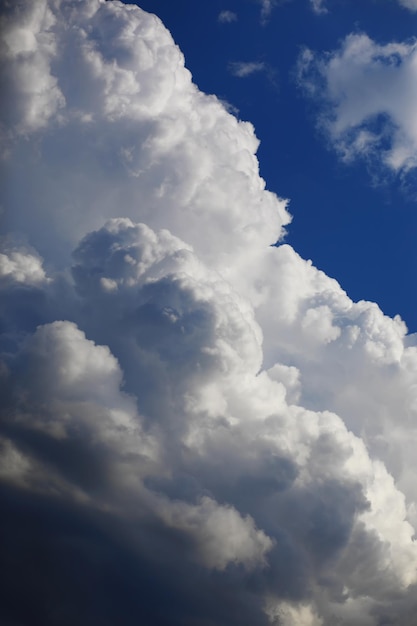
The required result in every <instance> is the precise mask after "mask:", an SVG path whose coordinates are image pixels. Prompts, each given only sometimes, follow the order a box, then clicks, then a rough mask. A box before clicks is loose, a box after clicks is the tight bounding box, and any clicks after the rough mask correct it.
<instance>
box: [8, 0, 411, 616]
mask: <svg viewBox="0 0 417 626" xmlns="http://www.w3.org/2000/svg"><path fill="white" fill-rule="evenodd" d="M72 9H73V7H72V5H71V4H69V3H67V2H62V3H61V2H57V1H56V0H54V1H53V2H52V1H51V2H47V1H46V0H45V1H44V2H39V3H37V4H36V5H34V4H33V3H31V2H27V3H22V4H21V5H19V6H15V7H12V8H11V9H10V11H9V13H8V16H7V17H6V19H7V20H8V22H7V30H6V31H5V32H7V40H6V46H5V47H4V48H3V54H4V57H5V58H4V59H3V61H4V62H3V63H2V70H3V76H2V81H3V85H7V87H8V99H7V100H4V101H3V102H2V110H1V115H2V117H1V120H2V136H3V138H4V140H5V142H4V145H5V148H6V149H5V153H4V167H5V169H6V171H7V173H8V176H9V184H8V187H7V189H6V190H5V191H3V194H4V195H3V197H2V199H1V201H2V205H3V206H4V207H5V209H6V211H7V223H8V226H9V230H10V234H9V235H10V236H9V241H8V247H7V248H5V249H4V251H3V253H2V255H1V256H0V289H1V291H2V298H1V299H0V321H1V329H2V334H1V336H0V348H1V353H2V361H1V368H0V385H1V391H2V394H1V398H2V400H1V401H2V405H1V406H2V420H1V422H0V445H1V449H2V456H1V462H0V477H1V481H2V485H3V491H2V495H3V496H4V501H5V502H7V505H8V506H7V510H6V512H5V515H4V517H3V522H4V528H5V530H4V533H3V536H4V537H5V540H6V547H7V550H6V551H5V554H4V555H3V560H4V562H5V563H6V569H7V572H8V577H7V581H6V583H5V585H6V586H5V589H4V590H5V595H6V597H7V598H9V600H8V604H7V605H6V606H5V607H4V608H3V609H2V610H3V611H4V615H3V616H2V619H3V617H4V620H3V621H5V620H6V619H7V621H8V622H12V623H13V622H14V623H29V622H30V623H33V620H34V619H36V618H37V616H40V617H39V618H38V622H39V620H40V619H41V620H42V624H43V625H44V626H49V625H51V626H52V624H54V623H57V622H59V623H68V619H70V620H71V623H77V624H79V625H80V626H84V625H87V624H88V625H89V624H91V623H93V622H100V623H101V624H103V626H111V625H112V624H114V623H115V621H120V622H121V621H122V622H123V623H124V624H126V625H127V626H130V625H131V624H132V626H133V624H137V623H152V624H155V625H158V626H160V625H161V626H162V625H164V626H165V625H167V624H169V625H170V626H180V624H184V623H190V624H193V623H194V624H198V623H202V622H203V620H204V621H205V622H207V623H212V624H216V626H223V625H224V626H226V625H227V626H231V625H232V624H235V623H236V624H239V626H249V625H250V626H253V624H257V625H259V626H263V625H266V624H268V623H271V622H272V623H273V620H274V619H275V620H276V619H278V618H279V619H280V623H281V624H283V626H293V625H294V624H296V625H297V626H312V625H314V626H316V625H320V626H333V624H334V623H335V620H339V621H340V622H341V623H346V624H352V623H361V624H364V625H366V626H368V625H369V626H377V624H379V623H382V622H383V621H389V620H391V621H392V620H393V619H395V620H396V624H398V625H399V626H410V624H411V623H412V622H411V619H412V616H414V615H415V611H416V605H415V598H416V594H415V584H416V568H415V563H416V560H417V546H416V542H415V540H414V539H413V535H414V533H415V531H416V529H417V511H416V501H417V493H416V485H417V480H416V478H417V476H416V474H417V467H416V459H415V444H416V441H417V431H416V415H417V400H416V388H417V379H416V375H417V374H416V372H417V347H416V344H417V342H416V339H415V337H414V336H411V337H409V336H407V334H406V328H405V325H404V324H403V323H402V322H401V320H400V319H399V318H396V319H394V320H392V319H390V318H387V317H385V316H384V315H383V314H382V313H381V311H380V310H379V308H378V307H377V305H376V304H373V303H369V302H359V303H353V302H352V301H351V300H350V299H349V298H348V297H347V295H346V294H345V293H344V292H343V290H342V289H341V288H340V286H339V285H338V284H337V283H336V281H334V280H332V279H330V278H329V277H327V276H326V275H325V274H323V273H322V272H320V271H318V270H317V269H316V268H315V267H314V266H313V265H312V264H311V263H308V262H306V261H304V260H303V259H301V258H300V257H299V256H298V255H297V254H296V252H295V251H294V250H293V249H292V248H291V247H290V246H287V245H280V246H279V247H271V245H270V244H271V243H274V242H275V241H276V240H277V239H279V238H280V237H281V236H282V234H283V232H284V227H285V225H286V224H288V222H289V216H288V213H287V211H286V203H285V202H284V201H283V200H280V199H279V198H277V197H276V196H275V195H274V194H272V193H270V192H268V191H267V190H266V189H265V183H264V181H263V180H262V179H261V178H260V176H259V171H258V162H257V159H256V156H255V153H256V149H257V145H258V142H257V139H256V137H255V135H254V131H253V128H252V126H251V125H250V124H248V123H242V122H238V121H237V120H236V119H235V118H234V117H233V116H232V115H230V114H229V113H227V111H226V110H225V109H224V107H223V106H222V105H221V103H219V101H218V100H217V99H216V98H214V97H212V96H206V95H204V94H202V93H201V92H199V91H198V89H197V88H196V87H195V85H193V84H192V82H191V79H190V78H191V77H190V74H189V72H188V71H187V70H186V69H185V68H184V62H183V57H182V55H181V53H180V52H179V50H178V48H177V47H176V46H175V44H174V43H173V41H172V38H171V36H170V35H169V33H168V32H167V31H166V30H165V28H164V27H163V26H162V24H161V22H160V21H159V20H158V19H157V18H155V17H154V16H151V15H148V14H146V13H145V12H143V11H141V10H140V9H138V8H136V7H134V6H132V5H128V6H124V5H122V4H120V3H116V2H114V3H113V2H112V3H105V2H101V1H99V0H89V1H88V2H87V1H86V2H84V3H83V4H82V5H81V6H78V5H77V10H76V11H74V10H72ZM28 75H29V76H30V75H34V76H37V77H38V78H39V81H35V82H33V83H29V84H28V83H27V82H26V77H27V76H28ZM17 235H18V236H17ZM18 240H20V243H18ZM22 241H25V245H22V243H21V242H22ZM71 252H72V255H71ZM41 257H42V258H43V262H42V258H41ZM22 510H24V511H25V516H24V532H23V531H22V523H23V522H22ZM6 513H7V515H6ZM45 528H47V529H48V533H45V530H44V529H45ZM45 535H46V536H45ZM28 545H32V546H33V545H34V546H39V553H34V552H33V550H32V551H31V550H30V549H27V548H26V546H28ZM17 563H18V564H19V566H18V567H17V565H16V564H17ZM24 563H26V564H27V567H23V564H24ZM33 572H36V577H35V576H33V574H32V573H33ZM96 580H100V586H99V588H98V587H97V586H95V584H92V581H96ZM44 581H45V582H44ZM87 586H88V588H89V589H90V590H91V592H90V593H89V598H88V604H86V602H85V593H84V589H85V588H86V587H87ZM33 589H35V590H36V593H32V590H33ZM16 598H18V601H16ZM22 598H25V602H22ZM213 598H214V599H215V600H216V599H219V601H214V602H213ZM162 600H163V601H162ZM45 607H49V608H48V609H47V610H45ZM68 612H69V613H68ZM34 616H35V618H34Z"/></svg>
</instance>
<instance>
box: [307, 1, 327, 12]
mask: <svg viewBox="0 0 417 626" xmlns="http://www.w3.org/2000/svg"><path fill="white" fill-rule="evenodd" d="M310 4H311V8H312V9H313V11H314V13H317V14H322V13H328V9H327V8H326V6H325V0H310Z"/></svg>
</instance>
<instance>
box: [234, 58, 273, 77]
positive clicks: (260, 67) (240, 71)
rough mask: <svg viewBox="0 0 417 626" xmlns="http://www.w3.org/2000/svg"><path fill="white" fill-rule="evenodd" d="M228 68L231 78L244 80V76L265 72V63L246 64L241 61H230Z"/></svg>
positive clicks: (250, 62)
mask: <svg viewBox="0 0 417 626" xmlns="http://www.w3.org/2000/svg"><path fill="white" fill-rule="evenodd" d="M228 67H229V71H230V72H231V73H232V74H233V76H237V77H238V78H246V76H250V75H251V74H256V73H257V72H263V71H264V70H265V63H263V62H260V61H249V62H247V63H245V62H243V61H231V62H230V63H229V65H228Z"/></svg>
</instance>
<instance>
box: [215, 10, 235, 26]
mask: <svg viewBox="0 0 417 626" xmlns="http://www.w3.org/2000/svg"><path fill="white" fill-rule="evenodd" d="M217 19H218V20H219V22H222V23H223V24H230V23H231V22H236V20H237V15H236V13H235V12H234V11H227V10H224V11H220V13H219V16H218V18H217Z"/></svg>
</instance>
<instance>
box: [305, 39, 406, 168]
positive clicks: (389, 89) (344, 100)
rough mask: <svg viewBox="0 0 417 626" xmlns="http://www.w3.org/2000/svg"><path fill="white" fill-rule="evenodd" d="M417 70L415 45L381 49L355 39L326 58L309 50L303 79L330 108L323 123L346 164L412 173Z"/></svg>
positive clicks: (377, 45)
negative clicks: (352, 162) (351, 161)
mask: <svg viewBox="0 0 417 626" xmlns="http://www.w3.org/2000/svg"><path fill="white" fill-rule="evenodd" d="M416 67H417V65H416V46H415V43H414V42H408V43H389V44H385V45H379V44H377V43H376V42H374V41H373V40H372V39H370V38H369V37H368V36H367V35H366V34H351V35H349V36H348V37H346V39H345V40H344V42H343V43H342V45H341V48H340V49H339V50H336V51H333V52H331V53H328V54H326V55H322V56H320V55H318V54H315V53H313V52H312V51H311V50H308V49H307V50H305V51H304V52H303V53H302V54H301V56H300V59H299V78H300V82H301V84H302V86H303V87H304V88H305V89H306V90H307V93H309V94H310V95H311V96H312V97H313V98H317V99H318V101H319V102H320V103H321V104H324V105H325V113H324V114H322V115H321V118H320V120H319V124H320V126H321V127H322V128H323V129H324V130H325V131H326V133H327V134H328V136H329V137H330V140H331V142H332V143H333V144H334V146H335V148H336V149H337V150H338V151H339V152H340V154H341V155H342V157H343V158H344V159H348V160H349V159H353V158H357V157H363V158H366V159H369V160H371V162H374V161H376V162H377V163H378V164H379V165H384V166H387V167H388V168H390V169H392V170H393V171H394V172H407V171H408V170H410V169H412V168H414V167H415V166H416V152H417V126H416V117H415V104H416V96H417V92H416V89H415V84H416ZM380 160H381V161H382V163H379V161H380Z"/></svg>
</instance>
